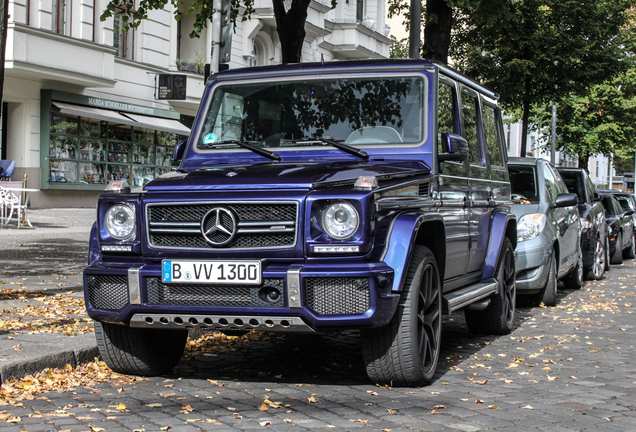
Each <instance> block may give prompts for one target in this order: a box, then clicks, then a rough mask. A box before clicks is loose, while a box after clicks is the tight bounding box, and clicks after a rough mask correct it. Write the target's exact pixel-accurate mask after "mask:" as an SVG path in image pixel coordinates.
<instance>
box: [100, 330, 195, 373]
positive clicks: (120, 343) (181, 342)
mask: <svg viewBox="0 0 636 432" xmlns="http://www.w3.org/2000/svg"><path fill="white" fill-rule="evenodd" d="M95 337H96V338H97V347H98V348H99V353H100V354H101V356H102V359H103V360H104V362H105V363H106V365H107V366H108V367H109V368H111V369H112V370H113V371H115V372H117V373H121V374H128V375H141V376H155V375H161V374H165V373H168V372H170V371H171V370H172V369H173V368H174V367H175V366H176V365H177V363H178V362H179V359H180V358H181V355H182V354H183V349H184V348H185V343H186V340H187V338H188V331H187V330H160V329H145V328H132V327H128V326H123V325H117V324H109V323H102V322H99V321H95Z"/></svg>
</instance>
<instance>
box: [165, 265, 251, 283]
mask: <svg viewBox="0 0 636 432" xmlns="http://www.w3.org/2000/svg"><path fill="white" fill-rule="evenodd" d="M161 269H162V271H161V280H162V281H163V282H179V283H212V284H233V285H260V283H261V279H262V271H261V262H260V261H182V260H163V261H162V263H161Z"/></svg>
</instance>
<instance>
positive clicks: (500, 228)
mask: <svg viewBox="0 0 636 432" xmlns="http://www.w3.org/2000/svg"><path fill="white" fill-rule="evenodd" d="M509 224H514V228H515V232H516V224H517V220H516V218H515V216H514V215H512V214H510V213H505V212H495V215H494V216H493V220H492V227H491V230H490V231H491V234H490V243H489V244H488V252H486V264H485V266H484V271H483V273H482V275H481V278H482V280H483V279H489V278H491V277H493V276H494V275H495V271H496V269H497V263H498V262H499V254H500V252H501V245H502V242H503V239H504V237H505V236H506V230H507V229H508V225H509ZM510 241H511V242H512V245H513V247H514V246H515V245H516V244H517V239H516V237H515V238H512V239H510Z"/></svg>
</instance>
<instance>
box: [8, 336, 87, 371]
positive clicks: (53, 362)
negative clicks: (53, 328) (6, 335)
mask: <svg viewBox="0 0 636 432" xmlns="http://www.w3.org/2000/svg"><path fill="white" fill-rule="evenodd" d="M17 345H20V347H19V348H20V349H19V350H15V349H14V347H15V346H17ZM0 350H1V351H0V353H2V352H4V353H7V351H9V352H11V353H15V354H17V353H20V354H19V355H17V356H16V355H11V356H10V358H8V359H6V361H0V383H1V382H4V381H5V380H9V379H11V378H22V377H24V376H26V375H29V374H34V373H37V372H42V371H43V370H44V369H47V368H64V367H65V366H66V365H67V364H70V365H71V366H72V367H75V366H77V365H79V364H82V363H88V362H91V361H93V360H94V359H95V357H99V350H98V349H97V343H96V341H95V335H94V334H93V333H92V332H91V333H86V334H83V335H79V336H65V335H60V334H54V333H38V334H16V335H15V336H14V339H0Z"/></svg>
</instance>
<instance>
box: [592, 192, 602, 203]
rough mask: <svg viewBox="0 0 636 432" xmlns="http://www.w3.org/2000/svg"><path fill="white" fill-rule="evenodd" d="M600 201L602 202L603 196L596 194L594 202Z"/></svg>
mask: <svg viewBox="0 0 636 432" xmlns="http://www.w3.org/2000/svg"><path fill="white" fill-rule="evenodd" d="M600 200H601V196H600V195H599V194H598V193H596V192H594V197H593V198H592V201H594V202H599V201H600Z"/></svg>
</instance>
